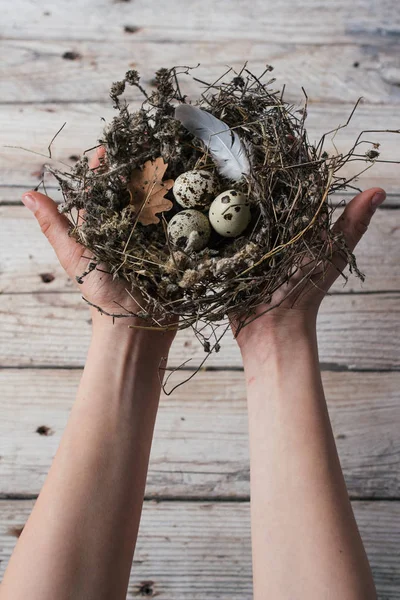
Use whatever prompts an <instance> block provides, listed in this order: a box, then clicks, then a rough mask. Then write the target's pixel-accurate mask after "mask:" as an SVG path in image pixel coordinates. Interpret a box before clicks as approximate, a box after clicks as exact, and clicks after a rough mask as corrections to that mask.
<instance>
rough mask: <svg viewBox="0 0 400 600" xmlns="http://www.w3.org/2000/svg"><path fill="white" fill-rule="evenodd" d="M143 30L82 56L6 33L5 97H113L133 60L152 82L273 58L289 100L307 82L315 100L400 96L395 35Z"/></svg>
mask: <svg viewBox="0 0 400 600" xmlns="http://www.w3.org/2000/svg"><path fill="white" fill-rule="evenodd" d="M140 37H141V36H140V34H139V35H137V34H135V35H129V34H128V35H127V34H126V33H124V31H123V30H122V29H121V34H120V39H119V40H118V41H115V42H114V43H113V50H112V53H110V49H109V46H108V44H105V43H104V41H103V40H102V41H101V42H75V43H74V44H73V51H74V52H75V53H76V55H77V58H76V59H75V60H68V59H66V58H64V57H65V56H69V54H68V52H70V51H71V47H72V46H71V42H69V41H64V40H56V41H49V40H43V39H40V40H22V41H19V40H18V41H15V40H2V41H0V52H1V55H2V56H3V57H4V58H3V73H2V76H3V84H2V86H1V90H0V103H2V102H7V103H12V102H24V103H29V102H63V103H64V102H67V101H69V102H99V101H107V100H108V94H109V89H110V85H111V82H112V81H113V80H115V79H117V78H120V77H122V76H123V74H124V73H125V71H126V70H127V69H129V68H132V67H134V68H136V69H138V71H139V73H140V74H141V76H142V83H143V84H144V85H145V87H148V86H151V80H152V78H153V76H154V73H155V71H156V70H157V69H159V68H160V67H162V66H167V67H168V66H173V65H181V64H185V65H196V64H198V63H200V67H199V68H198V69H196V70H195V71H193V74H194V76H196V77H197V78H199V79H201V80H203V81H209V82H210V83H211V82H213V81H215V80H216V79H217V78H218V77H220V76H221V74H222V73H224V72H225V71H226V69H227V67H226V65H229V66H231V67H233V68H234V69H237V70H239V69H241V67H242V66H243V64H244V62H245V61H248V66H249V68H250V69H251V70H252V71H253V72H254V73H255V74H260V73H262V72H263V71H264V68H265V63H266V61H268V62H269V63H270V64H271V65H273V66H274V68H275V70H274V73H273V74H272V75H273V76H274V77H276V78H277V82H276V84H275V85H276V86H277V87H278V88H281V87H282V86H283V84H286V92H285V93H286V99H287V101H289V102H299V101H301V100H302V99H303V94H302V91H301V87H302V86H303V87H304V88H305V89H306V91H307V94H308V96H309V98H310V101H311V102H321V101H323V102H332V103H352V102H353V103H355V102H356V101H357V100H358V98H360V96H362V97H363V98H364V100H365V102H367V103H374V104H396V105H398V104H399V103H400V88H399V85H398V84H399V82H400V73H399V75H398V76H397V69H398V59H397V57H398V54H399V51H400V45H398V44H393V42H392V43H389V42H387V43H386V45H383V44H382V43H381V42H378V44H375V45H374V44H373V43H372V44H371V45H369V46H368V47H366V46H364V45H359V44H357V43H351V44H347V45H342V44H338V45H337V46H334V45H330V44H325V45H303V46H300V47H299V46H298V45H297V44H293V43H288V42H287V41H286V40H285V41H283V40H282V39H281V40H280V42H279V43H275V44H271V43H269V42H268V41H267V42H265V41H262V42H260V41H257V40H251V39H250V40H249V39H247V40H235V41H234V40H233V39H232V41H231V43H228V44H227V43H226V41H222V40H220V39H215V40H213V41H210V42H205V41H194V42H193V43H190V44H179V43H176V42H175V41H173V40H171V41H170V42H169V43H165V42H164V41H162V42H160V41H158V42H152V41H148V42H147V41H143V40H141V39H140ZM233 37H234V36H233ZM49 73H51V77H49ZM180 81H181V82H182V91H183V93H185V94H187V95H188V96H189V97H196V95H198V93H199V84H198V83H196V82H194V81H192V79H191V78H188V77H185V76H181V77H180ZM21 86H22V89H21ZM128 98H129V99H130V100H133V101H140V100H142V95H141V94H140V93H139V92H137V91H136V92H131V94H130V95H129V96H128Z"/></svg>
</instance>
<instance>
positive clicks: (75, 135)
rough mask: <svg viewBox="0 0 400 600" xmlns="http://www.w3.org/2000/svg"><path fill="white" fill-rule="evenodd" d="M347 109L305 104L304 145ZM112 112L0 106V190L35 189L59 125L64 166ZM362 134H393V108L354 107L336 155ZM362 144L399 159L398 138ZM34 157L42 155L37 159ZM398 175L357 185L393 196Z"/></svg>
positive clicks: (381, 171)
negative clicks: (377, 146)
mask: <svg viewBox="0 0 400 600" xmlns="http://www.w3.org/2000/svg"><path fill="white" fill-rule="evenodd" d="M132 106H134V105H132ZM353 107H354V106H353V105H352V104H340V105H335V104H332V103H321V104H313V105H311V106H310V107H309V111H308V114H309V116H308V120H307V129H308V132H309V137H310V141H311V142H316V141H318V140H319V139H320V138H321V137H322V135H323V134H324V133H326V132H327V131H329V130H331V129H333V128H336V127H337V126H338V125H340V124H344V123H345V122H346V120H347V118H348V116H349V115H350V113H351V111H352V109H353ZM112 113H113V111H112V109H111V107H110V106H109V105H108V104H98V103H88V104H82V103H80V104H69V103H66V104H47V103H45V104H34V105H30V104H28V105H23V104H18V103H14V104H12V105H0V131H1V139H2V144H4V145H5V146H7V145H11V146H17V148H8V147H3V145H2V146H1V147H0V164H1V165H2V169H1V172H0V185H5V186H8V187H10V186H16V185H17V186H25V187H26V189H29V188H32V187H34V186H36V185H37V184H38V182H39V181H41V180H42V174H43V168H44V165H45V164H46V163H48V162H50V161H49V159H48V146H49V143H50V142H51V140H52V138H53V137H54V135H55V134H56V133H57V131H58V130H59V129H60V127H61V126H62V125H63V123H65V122H66V123H67V125H66V127H65V128H64V129H63V131H62V132H61V133H60V135H58V137H57V138H56V139H55V141H54V143H53V144H52V156H53V158H54V159H57V160H60V161H62V162H63V163H65V164H66V165H67V166H68V165H72V164H73V159H71V158H70V157H75V156H77V155H79V154H80V153H82V152H83V151H84V150H85V149H87V148H92V147H93V146H94V145H95V144H96V140H97V139H98V137H99V136H100V135H101V130H102V122H101V118H102V117H104V118H105V119H107V120H109V119H110V118H111V117H112ZM364 129H379V130H382V129H395V130H398V129H399V119H398V109H397V107H396V105H385V106H378V105H367V104H362V105H360V106H359V108H358V110H357V111H356V113H355V115H354V117H353V119H352V121H351V122H350V124H349V125H348V127H347V128H345V129H342V130H341V131H340V132H339V133H338V134H337V136H336V137H335V140H334V143H335V144H336V147H337V149H338V151H340V152H347V151H348V150H349V149H350V147H351V146H352V144H353V143H354V141H355V139H356V138H357V136H358V134H359V133H360V132H361V131H362V130H364ZM364 139H368V140H373V141H376V142H380V143H381V159H382V160H398V161H399V160H400V149H399V147H400V145H399V140H400V135H398V134H397V135H396V134H368V135H367V136H366V137H365V138H364ZM21 148H22V149H21ZM369 148H370V146H369V145H364V146H361V151H364V150H365V151H366V150H368V149H369ZM24 149H25V150H24ZM26 149H28V150H30V151H29V152H28V151H27V150H26ZM326 149H327V151H328V152H330V151H332V152H333V141H332V139H331V137H330V136H329V138H327V143H326ZM34 152H39V153H42V154H44V156H38V155H36V154H34ZM54 164H55V165H56V163H54ZM57 166H58V167H60V166H61V167H62V168H64V167H63V165H61V164H60V163H57ZM365 166H366V165H365V163H364V162H361V163H359V162H352V163H350V164H348V165H346V167H345V168H344V169H343V171H342V174H343V176H347V177H350V176H354V175H356V174H357V173H359V172H360V171H361V170H362V168H364V167H365ZM399 173H400V167H399V165H393V164H382V163H380V164H378V163H377V164H375V165H374V166H373V168H371V169H369V170H368V171H367V172H366V173H364V174H363V175H362V177H361V178H360V180H359V182H358V184H357V185H358V186H359V187H360V186H361V187H363V188H366V187H369V186H375V185H378V186H379V185H380V186H382V187H384V188H385V189H386V190H387V191H388V192H393V193H396V194H397V193H398V188H399ZM45 180H46V181H49V182H51V183H52V184H53V185H54V179H53V178H51V177H50V176H46V177H45Z"/></svg>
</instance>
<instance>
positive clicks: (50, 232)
mask: <svg viewBox="0 0 400 600" xmlns="http://www.w3.org/2000/svg"><path fill="white" fill-rule="evenodd" d="M103 154H104V151H103V150H102V149H99V151H98V152H97V153H96V155H95V157H94V159H93V160H92V161H91V165H90V166H91V168H92V169H94V168H96V167H97V166H98V165H99V158H100V157H101V156H102V155H103ZM22 201H23V203H24V204H25V206H26V207H27V208H28V209H29V210H30V211H31V212H33V214H34V215H35V217H36V219H37V221H38V223H39V225H40V228H41V230H42V232H43V233H44V235H45V236H46V237H47V239H48V241H49V242H50V244H51V246H52V247H53V249H54V251H55V253H56V255H57V258H58V260H59V261H60V264H61V266H62V267H63V268H64V270H65V271H66V273H67V275H68V276H69V277H70V278H71V279H73V280H74V281H77V278H78V279H79V278H80V277H81V276H82V274H83V273H87V275H85V277H83V278H82V279H81V281H82V283H79V290H80V291H81V292H82V295H83V297H84V298H85V299H86V300H87V301H88V303H89V304H90V305H92V306H91V312H92V318H93V323H94V325H95V326H97V324H99V326H100V324H101V326H105V325H106V326H108V325H112V324H113V320H112V318H111V317H109V316H107V314H109V315H115V314H124V313H126V315H129V314H131V315H135V314H136V313H137V312H139V311H140V310H141V306H140V304H141V302H140V297H139V296H138V295H137V296H134V295H132V293H131V292H130V290H128V289H127V286H126V284H125V282H124V281H123V280H122V279H113V278H112V275H111V274H110V273H108V272H107V271H106V268H105V269H104V270H103V269H94V270H90V267H89V265H90V262H91V261H90V259H91V257H92V253H91V252H90V251H89V250H88V249H87V248H85V247H84V246H83V245H82V244H80V243H78V242H77V241H76V240H75V239H74V238H72V237H70V236H69V233H68V232H69V229H70V223H69V221H68V219H67V217H66V216H65V215H63V214H61V213H60V212H59V210H58V207H57V204H56V203H55V202H54V200H52V199H51V198H50V197H49V196H46V195H44V194H41V193H40V192H36V191H29V192H26V193H25V194H23V196H22ZM88 271H89V272H88ZM95 307H100V308H101V311H99V310H98V309H96V308H95ZM119 326H122V327H123V328H124V329H126V330H128V326H133V327H135V328H140V329H141V330H142V331H145V329H144V328H146V326H147V327H150V326H149V324H148V323H147V322H146V321H144V320H143V319H140V318H139V317H134V316H132V317H128V316H127V317H124V318H119V319H116V320H115V324H114V327H113V329H114V330H116V329H120V327H119ZM146 333H148V334H150V333H151V334H152V337H154V334H155V333H156V334H159V333H160V332H155V331H154V329H153V328H152V330H151V331H150V330H149V331H148V332H146ZM163 333H164V335H163V338H164V339H166V338H167V339H168V341H169V343H172V340H173V338H174V336H175V327H174V324H173V323H171V324H170V328H169V330H168V331H167V332H165V331H163ZM158 337H159V335H158Z"/></svg>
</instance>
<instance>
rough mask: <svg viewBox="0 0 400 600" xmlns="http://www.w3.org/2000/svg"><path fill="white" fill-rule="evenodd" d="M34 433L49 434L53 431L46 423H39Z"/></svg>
mask: <svg viewBox="0 0 400 600" xmlns="http://www.w3.org/2000/svg"><path fill="white" fill-rule="evenodd" d="M36 433H38V434H39V435H45V436H49V435H53V433H54V431H53V430H52V429H51V427H47V425H40V426H39V427H38V428H37V429H36Z"/></svg>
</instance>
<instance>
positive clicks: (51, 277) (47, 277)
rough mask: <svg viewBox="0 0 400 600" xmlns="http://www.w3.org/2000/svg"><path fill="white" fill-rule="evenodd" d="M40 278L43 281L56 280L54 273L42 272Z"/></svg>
mask: <svg viewBox="0 0 400 600" xmlns="http://www.w3.org/2000/svg"><path fill="white" fill-rule="evenodd" d="M40 279H41V280H42V281H43V283H51V282H52V281H54V280H55V277H54V275H53V273H40Z"/></svg>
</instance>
